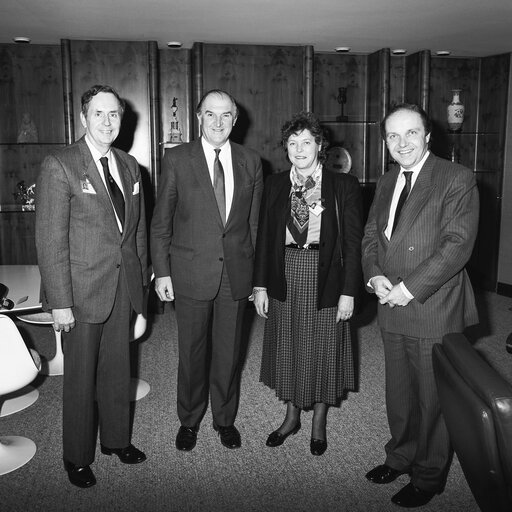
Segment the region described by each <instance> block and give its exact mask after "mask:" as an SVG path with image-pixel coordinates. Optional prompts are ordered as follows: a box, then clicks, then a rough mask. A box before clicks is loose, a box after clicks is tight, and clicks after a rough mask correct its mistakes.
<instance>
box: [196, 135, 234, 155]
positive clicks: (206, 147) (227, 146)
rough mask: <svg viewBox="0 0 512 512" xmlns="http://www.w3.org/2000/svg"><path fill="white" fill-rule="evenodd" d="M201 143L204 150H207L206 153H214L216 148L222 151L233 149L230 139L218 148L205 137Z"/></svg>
mask: <svg viewBox="0 0 512 512" xmlns="http://www.w3.org/2000/svg"><path fill="white" fill-rule="evenodd" d="M201 144H202V146H203V151H204V152H205V154H208V153H211V154H213V152H214V151H215V150H216V149H220V150H222V151H224V150H226V151H230V150H231V144H230V143H229V139H228V140H227V141H226V142H225V143H224V144H223V145H222V146H221V147H220V148H216V147H215V146H212V145H211V144H210V143H209V142H208V141H207V140H206V139H205V138H204V137H201ZM222 151H221V152H222Z"/></svg>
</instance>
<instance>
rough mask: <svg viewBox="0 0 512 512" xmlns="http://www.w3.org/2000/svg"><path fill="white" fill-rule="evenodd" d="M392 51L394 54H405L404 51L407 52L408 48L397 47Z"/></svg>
mask: <svg viewBox="0 0 512 512" xmlns="http://www.w3.org/2000/svg"><path fill="white" fill-rule="evenodd" d="M391 53H392V54H393V55H403V54H404V53H407V50H405V49H404V48H397V49H396V50H391Z"/></svg>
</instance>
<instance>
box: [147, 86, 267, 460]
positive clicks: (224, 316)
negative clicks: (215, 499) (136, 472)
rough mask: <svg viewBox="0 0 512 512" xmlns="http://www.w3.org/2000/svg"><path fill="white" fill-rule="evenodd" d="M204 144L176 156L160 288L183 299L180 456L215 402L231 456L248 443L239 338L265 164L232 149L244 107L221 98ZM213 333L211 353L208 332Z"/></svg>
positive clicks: (156, 258)
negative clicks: (241, 410) (241, 406)
mask: <svg viewBox="0 0 512 512" xmlns="http://www.w3.org/2000/svg"><path fill="white" fill-rule="evenodd" d="M196 114H197V118H198V120H199V123H200V126H201V139H200V140H197V141H194V142H191V143H188V144H184V145H181V146H178V147H175V148H173V149H171V150H170V151H167V152H166V154H165V157H164V161H163V167H162V180H161V183H160V188H159V192H158V199H157V203H156V207H155V211H154V214H153V220H152V224H151V256H152V262H153V269H154V273H155V276H156V281H155V288H156V292H157V294H158V296H159V297H160V299H161V300H163V301H172V300H174V298H176V318H177V322H178V344H179V369H178V417H179V419H180V423H181V427H180V429H179V431H178V434H177V436H176V447H177V448H178V450H185V451H188V450H192V449H193V448H194V446H195V445H196V440H197V432H198V430H199V424H200V422H201V419H202V417H203V415H204V413H205V411H206V408H207V405H208V390H209V394H210V396H211V408H212V415H213V427H214V429H215V430H217V431H218V433H219V435H220V439H221V442H222V444H223V445H224V446H226V447H227V448H238V447H240V445H241V440H240V433H239V432H238V429H237V428H236V427H235V425H234V423H235V417H236V413H237V408H238V399H239V377H240V360H239V359H240V335H241V327H242V317H243V313H244V309H245V306H246V303H247V298H248V297H249V295H250V294H251V291H252V282H251V280H252V267H253V258H254V247H255V242H256V228H257V220H258V213H259V206H260V200H261V193H262V186H263V180H262V168H261V160H260V158H259V156H258V155H257V154H256V153H255V152H254V151H251V150H249V149H246V148H244V147H242V146H239V145H238V144H234V143H232V142H230V141H229V135H230V133H231V130H232V128H233V125H234V124H235V122H236V119H237V114H238V109H237V106H236V103H235V100H234V98H233V97H231V96H230V95H229V94H228V93H226V92H225V91H221V90H212V91H209V92H207V93H206V94H205V95H204V96H203V98H202V99H201V101H200V102H199V105H198V107H197V111H196ZM209 326H210V327H211V352H209V350H208V340H207V338H208V336H207V335H208V329H209Z"/></svg>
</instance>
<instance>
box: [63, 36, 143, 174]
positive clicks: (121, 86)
mask: <svg viewBox="0 0 512 512" xmlns="http://www.w3.org/2000/svg"><path fill="white" fill-rule="evenodd" d="M150 45H151V43H148V42H120V41H75V40H71V41H70V55H71V73H72V77H71V84H72V85H71V86H72V96H73V114H74V116H73V117H74V134H75V140H77V139H79V138H80V137H81V136H82V135H83V134H84V133H85V130H84V128H83V126H82V123H81V121H80V99H81V97H82V94H83V93H84V92H85V91H86V90H87V89H89V88H90V87H92V86H93V85H95V84H108V85H111V86H112V87H114V88H115V89H116V90H117V91H118V93H119V94H120V95H121V97H122V98H123V99H124V100H125V101H126V103H127V108H126V110H125V114H124V117H123V124H122V129H121V133H120V134H119V137H118V138H117V140H116V142H115V145H116V146H117V147H120V148H121V149H123V150H125V151H127V152H129V153H130V154H131V155H133V156H134V157H135V158H136V159H137V161H138V162H139V165H141V166H142V167H143V168H144V169H146V170H147V171H148V172H150V171H151V169H150V168H151V147H152V134H151V129H150V126H151V113H150V97H149V89H150V84H149V80H150V75H151V68H150V58H149V52H150V48H151V46H150Z"/></svg>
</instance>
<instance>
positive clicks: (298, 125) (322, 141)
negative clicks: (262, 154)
mask: <svg viewBox="0 0 512 512" xmlns="http://www.w3.org/2000/svg"><path fill="white" fill-rule="evenodd" d="M304 130H309V132H310V133H311V135H313V137H314V138H315V142H316V143H317V144H318V145H321V149H320V151H319V152H318V160H319V161H320V162H321V163H324V162H325V160H326V159H327V148H328V147H329V141H328V140H327V138H326V135H325V131H324V129H323V128H322V125H321V124H320V121H319V120H318V118H317V117H316V116H315V114H313V113H312V112H305V111H302V112H298V113H297V114H294V115H293V116H292V118H291V119H290V120H289V121H286V123H284V125H283V126H282V128H281V144H282V145H283V147H284V149H285V151H286V145H287V144H288V139H289V138H290V137H291V136H292V135H294V134H298V133H301V132H303V131H304Z"/></svg>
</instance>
